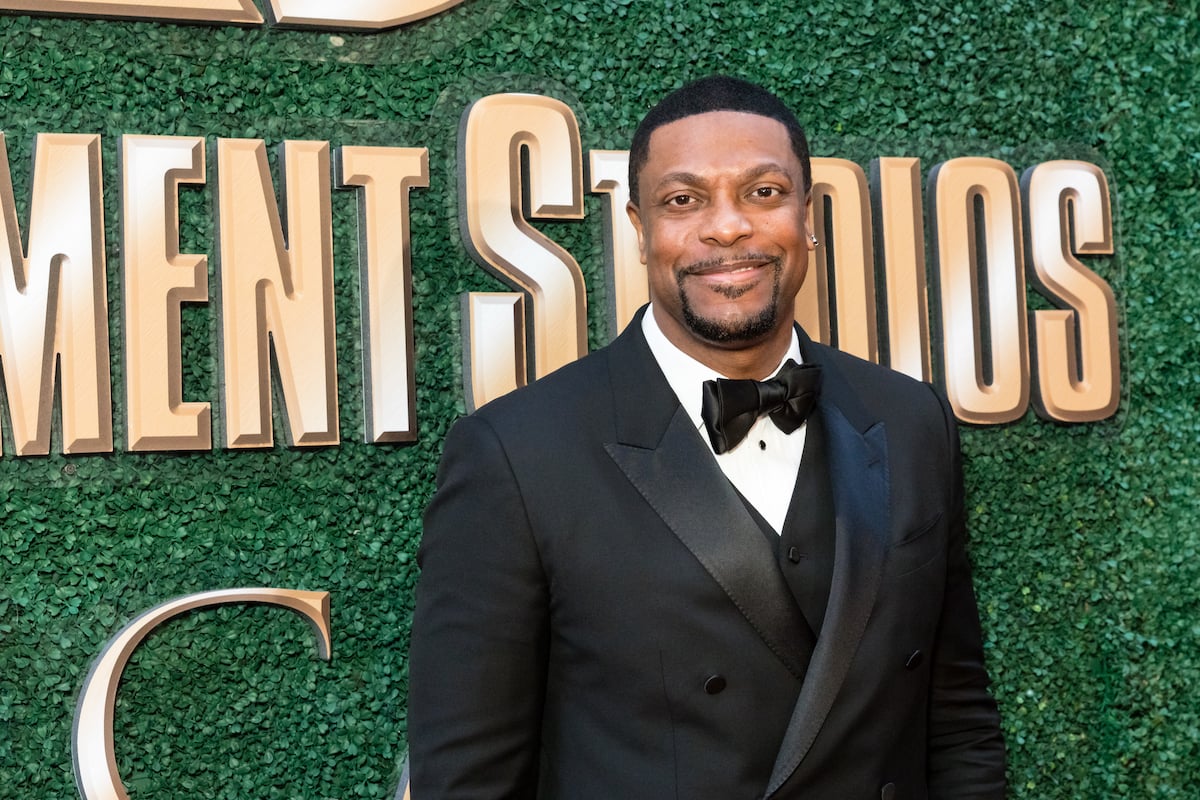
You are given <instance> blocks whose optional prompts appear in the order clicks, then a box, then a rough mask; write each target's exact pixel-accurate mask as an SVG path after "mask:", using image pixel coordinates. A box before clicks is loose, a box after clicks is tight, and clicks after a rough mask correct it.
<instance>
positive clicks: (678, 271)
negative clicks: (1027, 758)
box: [408, 77, 1005, 800]
mask: <svg viewBox="0 0 1200 800" xmlns="http://www.w3.org/2000/svg"><path fill="white" fill-rule="evenodd" d="M811 180H812V179H811V171H810V166H809V155H808V145H807V142H806V141H805V137H804V132H803V130H802V128H801V127H800V125H799V123H798V122H797V121H796V119H795V117H794V115H793V114H792V113H791V112H790V111H789V110H788V109H787V107H786V106H784V105H783V104H782V103H781V102H780V101H779V100H778V99H777V98H775V97H774V96H773V95H771V94H770V93H769V92H767V91H765V90H764V89H762V88H761V87H758V86H756V85H754V84H750V83H746V82H744V81H740V80H737V79H732V78H725V77H713V78H706V79H702V80H700V81H696V82H695V83H691V84H689V85H687V86H685V87H683V88H682V89H679V90H677V91H676V92H674V93H672V94H670V95H668V96H667V97H666V98H664V100H663V101H662V102H661V103H659V104H658V105H657V106H655V107H654V108H653V109H652V110H651V111H650V112H649V113H648V114H647V116H646V118H645V119H644V120H643V121H642V123H641V125H640V126H639V127H638V129H637V131H636V132H635V134H634V139H633V143H632V146H631V150H630V196H631V198H632V201H631V202H630V205H629V215H630V219H631V220H632V221H633V224H634V226H635V228H636V229H637V232H638V237H639V242H640V247H641V253H642V259H643V261H644V262H645V263H646V267H647V272H648V275H649V281H650V297H651V303H650V305H649V306H648V307H647V308H646V309H643V310H642V311H641V312H640V313H639V314H638V315H637V317H636V318H635V319H634V321H633V322H632V323H631V324H630V325H629V327H628V329H627V330H626V331H625V332H624V333H623V334H622V335H621V336H620V337H618V338H617V340H616V341H614V342H613V344H611V345H610V346H608V347H606V348H604V349H603V350H600V351H598V352H596V353H593V354H592V355H590V356H588V357H587V358H584V359H582V360H580V361H579V362H576V363H575V364H572V365H570V366H568V367H565V368H564V369H562V370H560V371H558V372H556V373H554V374H553V375H550V376H548V377H546V378H543V379H542V380H539V381H537V382H536V383H535V384H533V385H532V386H530V387H528V388H526V389H522V390H520V391H517V392H514V393H513V394H511V395H508V396H506V397H504V398H501V399H499V400H497V401H495V402H493V403H490V404H488V405H487V406H485V407H483V408H482V409H480V410H479V411H478V412H477V413H475V414H474V415H472V416H470V417H467V418H465V419H463V420H461V421H459V422H458V423H457V424H456V425H455V426H454V427H453V429H452V430H451V432H450V434H449V436H448V437H447V440H446V446H445V453H444V455H443V460H442V465H441V468H440V471H439V476H438V488H437V493H436V495H435V497H434V499H433V502H432V503H431V504H430V506H429V509H428V511H427V513H426V518H425V531H424V539H423V542H422V547H421V553H420V563H421V568H422V576H421V580H420V584H419V587H418V590H417V607H416V613H415V617H414V621H413V643H412V650H411V653H410V676H411V677H410V695H409V716H408V733H409V740H410V763H411V767H412V773H411V774H412V786H411V788H412V796H413V798H414V800H434V799H435V798H463V799H464V800H465V799H466V798H475V799H476V800H483V799H484V798H496V799H497V800H498V799H499V798H556V799H558V800H591V799H592V798H595V800H614V799H615V798H620V800H642V799H644V800H664V799H665V798H677V800H704V799H707V798H711V799H712V800H731V799H732V798H747V800H749V798H803V799H804V800H858V799H859V798H861V799H862V800H875V799H876V798H880V800H901V799H902V798H940V799H942V800H968V799H970V798H977V799H979V800H984V799H987V800H992V799H995V800H999V798H1002V797H1003V796H1004V791H1005V782H1004V744H1003V740H1002V737H1001V735H1000V729H999V719H998V715H997V711H996V705H995V703H994V702H993V700H992V698H991V697H990V695H989V694H988V691H987V686H988V679H987V673H986V670H985V668H984V663H983V653H982V646H981V641H980V640H981V637H980V630H979V620H978V613H977V611H976V607H975V598H974V594H973V590H972V585H971V577H970V567H969V564H968V561H967V557H966V553H965V549H964V548H965V532H964V528H963V498H962V479H961V468H960V463H959V452H958V438H957V434H956V428H955V422H954V418H953V417H952V416H951V414H950V412H949V410H948V408H947V406H946V404H945V403H944V402H943V401H942V400H941V398H940V397H939V396H938V395H937V394H936V393H935V392H934V391H933V390H932V389H931V388H930V387H929V386H928V385H926V384H922V383H919V382H916V381H913V380H911V379H909V378H907V377H904V376H902V375H900V374H898V373H895V372H892V371H889V370H886V369H884V368H881V367H878V366H875V365H872V364H868V363H866V362H863V361H860V360H858V359H855V358H853V357H851V356H848V355H845V354H842V353H839V352H838V351H836V350H832V349H830V348H828V347H824V346H822V345H820V344H818V343H815V342H813V341H812V340H811V339H810V338H809V337H808V336H806V335H805V333H804V332H803V331H802V330H801V329H800V328H799V327H798V326H796V325H795V323H794V322H793V307H794V303H795V297H796V293H797V292H798V291H799V289H800V286H801V284H802V283H803V281H804V277H805V273H806V271H807V267H808V261H809V255H810V251H811V250H812V249H813V248H814V247H816V246H818V243H817V240H816V238H815V237H814V236H813V233H812V231H811V229H810V222H809V219H810V216H811V213H810V212H811V208H810V205H811Z"/></svg>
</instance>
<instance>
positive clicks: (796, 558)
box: [787, 547, 804, 564]
mask: <svg viewBox="0 0 1200 800" xmlns="http://www.w3.org/2000/svg"><path fill="white" fill-rule="evenodd" d="M802 558H804V554H803V553H801V552H800V548H798V547H789V548H788V551H787V560H788V561H790V562H792V563H793V564H799V563H800V559H802Z"/></svg>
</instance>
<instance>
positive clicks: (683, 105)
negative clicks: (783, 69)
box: [629, 75, 812, 205]
mask: <svg viewBox="0 0 1200 800" xmlns="http://www.w3.org/2000/svg"><path fill="white" fill-rule="evenodd" d="M710 111H743V112H746V113H748V114H757V115H759V116H760V117H769V118H770V119H773V120H777V121H779V122H781V123H783V126H784V127H785V128H787V132H788V138H789V139H790V140H791V142H792V150H793V151H794V152H795V154H796V158H798V159H799V160H800V169H801V170H802V171H803V173H804V174H803V179H804V191H805V193H807V192H809V191H810V190H811V189H812V169H811V165H810V162H809V155H808V137H806V136H805V135H804V128H802V127H801V126H800V121H799V120H798V119H796V115H795V114H793V113H792V110H791V109H790V108H788V107H787V106H786V105H784V103H783V101H782V100H780V99H779V98H778V97H776V96H775V95H773V94H771V92H769V91H767V90H766V89H764V88H763V87H761V86H759V85H758V84H756V83H751V82H750V81H745V80H742V79H741V78H732V77H729V76H727V75H710V76H709V77H707V78H700V79H699V80H696V81H692V82H691V83H689V84H686V85H684V86H682V87H680V88H678V89H676V90H675V91H673V92H671V93H670V94H668V95H667V96H666V97H664V98H663V99H662V100H660V101H659V102H658V105H656V106H654V108H652V109H650V111H648V112H647V113H646V116H645V117H643V118H642V121H641V123H640V124H639V125H638V126H637V130H636V131H634V132H633V142H632V143H631V144H630V145H629V197H630V199H632V200H633V203H634V205H637V204H638V200H639V198H638V173H640V172H641V171H642V167H644V166H646V159H647V158H649V156H650V134H652V133H654V131H655V130H657V129H658V128H661V127H662V126H663V125H666V124H668V123H671V122H675V121H676V120H681V119H684V118H685V117H692V116H695V115H696V114H706V113H708V112H710Z"/></svg>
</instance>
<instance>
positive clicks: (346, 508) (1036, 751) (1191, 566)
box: [0, 0, 1200, 800]
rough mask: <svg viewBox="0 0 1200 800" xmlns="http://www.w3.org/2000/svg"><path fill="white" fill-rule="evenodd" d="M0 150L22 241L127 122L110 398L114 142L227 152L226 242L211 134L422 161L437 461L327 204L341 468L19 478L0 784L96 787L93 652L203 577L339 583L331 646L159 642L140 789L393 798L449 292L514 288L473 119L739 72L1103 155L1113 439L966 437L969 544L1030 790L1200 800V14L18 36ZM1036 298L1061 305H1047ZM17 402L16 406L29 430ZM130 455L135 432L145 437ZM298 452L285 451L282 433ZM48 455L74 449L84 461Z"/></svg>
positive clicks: (7, 556)
mask: <svg viewBox="0 0 1200 800" xmlns="http://www.w3.org/2000/svg"><path fill="white" fill-rule="evenodd" d="M0 43H2V46H3V61H2V63H0V128H2V129H3V130H4V131H5V133H6V136H7V142H8V148H9V156H10V160H11V162H12V164H13V173H14V175H13V177H14V183H15V188H16V195H17V205H18V213H19V216H20V219H21V224H22V228H23V229H25V230H27V227H28V191H29V189H28V187H29V181H30V172H31V170H30V153H31V149H32V145H33V137H34V135H35V134H36V133H37V132H96V133H101V134H103V136H104V139H103V157H104V164H105V184H106V186H105V208H106V218H107V225H108V230H107V242H108V259H109V267H108V272H109V302H110V318H111V323H112V325H111V329H112V331H113V345H114V347H113V377H114V401H115V402H116V403H117V404H118V406H120V403H121V402H122V399H121V394H122V393H121V391H120V388H119V387H120V386H121V364H120V350H119V347H118V346H117V345H118V343H119V341H120V338H121V326H120V318H121V317H120V315H121V308H120V292H119V284H118V273H119V264H120V260H119V241H120V236H119V220H120V214H119V196H118V195H119V193H118V191H117V183H116V179H117V178H116V176H117V172H116V168H117V167H116V164H117V158H116V155H117V142H118V136H119V135H120V134H122V133H146V134H189V135H204V136H208V137H209V144H210V148H209V164H210V167H209V169H210V184H209V185H208V186H207V187H204V188H201V189H189V190H185V191H184V192H183V195H184V197H183V206H184V208H183V248H182V249H183V251H184V252H199V253H209V254H210V255H211V254H215V243H214V241H213V225H212V221H211V219H212V217H211V210H212V209H211V207H212V196H213V191H214V185H213V183H212V182H211V181H212V163H213V162H214V161H215V158H214V157H213V152H214V151H213V150H212V142H213V140H214V139H215V137H217V136H223V137H257V138H263V139H265V140H267V142H268V144H269V145H274V144H276V143H278V142H280V141H282V140H283V139H289V138H291V139H300V138H311V139H323V140H330V141H332V142H333V143H334V144H335V145H338V144H390V145H397V146H426V147H428V148H429V149H430V169H431V187H430V188H429V189H426V190H418V191H416V192H414V193H413V195H412V201H411V207H412V214H413V222H412V240H413V249H414V258H413V271H414V304H415V340H416V348H417V382H418V383H417V395H418V413H419V421H420V438H419V440H418V441H417V442H416V443H414V444H410V445H403V446H394V445H393V446H370V445H365V444H362V443H361V439H362V430H363V424H362V410H361V396H362V392H361V375H360V368H359V363H360V347H361V343H360V337H359V334H358V330H359V328H358V325H359V312H358V305H359V298H358V286H357V277H356V275H357V257H358V254H357V246H356V233H355V223H356V203H357V199H356V196H355V195H354V193H353V192H335V193H334V208H333V213H334V220H335V252H336V256H337V263H336V284H337V290H336V292H337V298H338V299H337V303H338V305H337V315H338V332H339V336H338V357H339V381H340V387H339V391H340V396H341V419H342V431H343V439H344V441H343V444H342V445H340V446H338V447H333V448H327V449H320V450H315V451H298V450H288V449H286V448H285V447H283V446H278V447H276V448H274V449H272V450H267V451H256V452H236V453H228V452H222V451H216V452H211V453H207V452H206V453H199V454H189V455H162V454H160V455H140V454H126V453H123V452H120V450H121V446H120V445H118V452H117V453H115V454H113V455H111V456H78V457H63V456H61V455H54V454H52V455H50V456H48V457H39V458H22V459H18V458H15V457H14V456H13V455H12V452H13V449H12V444H11V437H10V435H9V432H8V421H7V418H5V420H4V425H5V432H4V437H5V453H6V454H5V455H4V456H3V458H0V509H2V510H0V514H2V517H0V797H13V798H17V797H20V798H69V797H71V796H73V795H74V794H75V789H74V785H73V777H72V768H71V752H70V747H71V718H72V713H73V710H74V704H75V701H76V696H77V693H78V691H79V689H80V686H81V683H82V680H83V678H84V676H85V675H86V673H87V670H88V667H89V664H90V662H91V660H92V659H93V658H94V657H95V656H96V655H97V654H98V653H99V652H100V650H101V648H102V647H103V645H104V643H105V641H106V640H107V639H108V638H109V637H110V636H112V635H113V634H114V633H115V632H116V631H117V630H118V629H120V627H121V626H122V625H124V624H125V623H126V622H128V621H129V620H130V619H132V618H133V617H134V616H136V615H137V614H138V613H139V612H141V611H142V610H144V609H146V608H148V607H150V606H153V605H156V604H158V603H160V602H163V601H165V600H168V599H170V598H173V597H176V596H179V595H183V594H187V593H191V592H197V591H202V590H206V589H215V588H227V587H235V586H244V585H252V586H277V587H288V588H298V589H311V590H324V591H329V592H330V593H331V594H332V622H333V658H332V660H331V661H330V662H323V661H319V660H317V659H316V658H315V657H314V655H313V642H312V639H311V634H310V633H309V630H308V628H307V626H306V625H304V624H303V623H302V622H301V621H300V619H299V618H298V617H296V616H295V615H294V614H291V613H289V612H287V611H283V610H277V609H270V608H266V607H227V608H222V609H217V610H212V611H203V612H198V613H193V614H191V615H188V616H186V617H183V618H180V619H177V620H175V621H172V622H170V623H167V624H166V625H164V626H163V627H162V628H160V629H159V630H158V631H157V632H156V633H155V634H153V635H152V636H151V637H150V638H149V639H148V640H147V641H146V643H145V644H144V645H143V646H142V647H141V648H140V649H139V650H138V651H137V652H136V654H135V656H134V658H133V660H132V661H131V663H130V665H129V667H128V668H127V670H126V672H125V680H124V682H123V683H122V686H121V691H120V694H119V695H118V704H117V717H116V738H117V755H118V762H119V765H120V769H121V773H122V775H123V777H124V778H125V780H126V783H127V785H128V788H129V789H130V792H131V795H132V796H133V797H135V798H196V797H224V798H239V800H242V799H244V798H350V797H371V798H387V797H390V796H391V795H392V793H393V792H394V790H395V786H396V783H397V781H398V778H399V771H398V764H399V762H400V761H401V760H402V759H403V756H404V753H405V705H406V691H407V684H406V666H405V651H406V647H407V635H408V625H409V621H410V614H411V606H412V588H413V584H414V582H415V580H416V568H415V563H414V561H415V559H414V554H415V551H416V548H417V544H418V541H419V538H420V513H421V510H422V508H423V506H424V504H425V502H426V501H427V499H428V497H429V494H430V492H431V489H432V478H433V474H434V469H435V466H436V461H437V457H438V453H439V450H440V441H441V438H442V435H443V434H444V432H445V430H446V428H447V426H448V425H449V424H450V423H451V421H452V420H453V419H454V418H455V417H456V416H457V415H458V414H459V413H461V411H462V407H463V403H462V396H461V378H460V350H461V345H460V340H459V327H458V326H459V321H458V314H459V312H458V302H459V301H458V295H459V293H460V292H462V291H469V290H495V289H500V288H502V287H501V286H500V285H499V284H498V283H496V282H495V281H494V280H493V279H492V278H491V277H489V276H487V275H486V274H485V273H483V272H482V271H481V270H480V269H479V268H478V267H477V266H475V265H474V264H473V262H472V261H471V259H470V258H469V257H468V255H467V253H466V251H465V250H464V248H463V246H462V244H461V241H460V237H459V234H458V229H457V221H456V214H457V205H456V204H457V190H456V179H455V171H454V170H455V167H454V158H455V150H454V143H455V135H456V129H457V125H458V119H459V116H460V114H461V113H462V111H463V109H464V108H465V106H466V104H467V103H468V102H470V100H472V99H475V98H476V97H479V96H482V95H486V94H491V93H496V92H503V91H514V90H515V91H533V92H539V93H544V94H549V95H552V96H555V97H557V98H559V99H561V100H563V101H565V102H566V103H567V104H568V105H570V106H571V107H572V108H573V109H574V110H575V111H576V113H577V115H578V117H579V120H580V126H581V129H582V135H583V145H584V149H585V152H586V150H589V149H593V148H610V149H621V148H624V147H625V146H627V141H628V137H629V135H630V133H631V131H632V128H633V126H634V125H635V124H636V122H637V120H638V118H639V116H640V114H641V112H642V111H643V110H644V109H645V108H646V107H647V106H648V104H649V103H651V102H652V101H653V100H654V99H656V98H657V97H659V96H660V95H661V94H662V93H664V92H665V91H666V90H668V89H670V88H673V87H674V86H676V85H678V84H679V83H680V82H682V81H683V80H685V79H687V78H689V77H694V76H699V75H702V74H706V73H709V72H713V71H723V72H730V73H735V74H739V75H742V76H746V77H750V78H753V79H757V80H759V81H761V82H763V83H765V84H767V85H768V86H770V87H771V88H773V89H775V90H777V91H778V92H780V93H781V94H782V95H783V96H785V97H786V98H787V99H788V100H789V101H790V102H791V103H792V104H793V105H794V107H795V108H797V110H798V112H799V114H800V116H801V118H802V119H803V120H806V121H807V123H808V126H809V130H810V135H811V138H812V140H813V149H814V152H815V153H816V154H817V155H825V156H839V157H846V158H852V159H855V160H858V161H859V162H860V163H865V162H866V161H867V160H869V159H870V158H872V157H875V156H892V155H895V156H899V155H905V156H919V157H920V158H921V159H922V169H923V170H924V171H926V172H927V171H928V170H929V168H931V167H932V166H933V165H934V164H936V163H937V162H938V161H940V160H943V159H946V158H951V157H955V156H961V155H985V156H993V157H998V158H1002V159H1005V160H1007V161H1008V162H1009V163H1011V164H1013V166H1014V167H1015V168H1016V169H1017V170H1018V171H1020V170H1022V169H1024V168H1025V167H1026V166H1029V165H1032V164H1034V163H1037V162H1039V161H1043V160H1047V159H1050V158H1058V157H1083V158H1086V159H1088V160H1092V161H1094V162H1095V163H1098V164H1100V165H1101V166H1102V167H1103V168H1104V169H1105V170H1106V172H1107V174H1108V177H1109V180H1110V184H1111V186H1112V189H1113V193H1114V196H1113V200H1114V213H1115V216H1116V220H1117V230H1116V246H1117V253H1116V256H1115V257H1113V258H1105V259H1093V260H1091V261H1089V264H1090V265H1091V266H1092V267H1093V268H1094V269H1095V270H1096V271H1097V272H1099V273H1100V274H1101V275H1102V276H1103V277H1104V278H1105V279H1106V280H1107V281H1109V283H1110V284H1111V285H1112V286H1113V288H1114V290H1115V292H1116V295H1117V297H1118V302H1119V305H1120V306H1121V309H1122V357H1123V367H1124V370H1125V371H1124V375H1123V380H1124V394H1123V398H1122V402H1121V407H1120V410H1119V412H1118V414H1117V416H1116V417H1114V418H1113V419H1111V420H1108V421H1106V422H1103V423H1098V424H1090V425H1079V426H1059V425H1054V424H1051V423H1047V422H1045V421H1042V420H1039V419H1037V418H1035V417H1034V416H1033V414H1032V412H1030V414H1028V415H1027V416H1026V417H1025V418H1024V419H1023V420H1021V421H1019V422H1017V423H1015V424H1011V425H1007V426H1003V427H993V428H978V429H970V430H964V435H963V442H964V450H965V453H966V456H967V481H968V491H969V495H970V497H969V509H970V520H969V521H970V528H971V532H972V537H973V541H972V550H971V553H972V558H973V560H974V562H975V564H976V569H977V590H978V595H979V601H980V607H981V611H982V614H983V618H984V626H985V630H986V638H987V647H988V659H989V663H990V666H991V670H992V674H993V676H994V678H995V686H994V691H995V694H996V697H997V698H998V700H999V703H1000V707H1001V710H1002V712H1003V718H1004V728H1005V731H1006V733H1007V736H1008V742H1009V748H1010V766H1009V772H1010V777H1011V784H1012V791H1011V794H1012V796H1013V797H1017V798H1038V799H1039V800H1045V799H1046V798H1089V799H1090V798H1168V797H1171V798H1174V797H1178V798H1195V797H1197V796H1198V794H1197V793H1198V792H1200V789H1197V786H1200V700H1198V699H1197V689H1198V686H1200V681H1198V680H1197V679H1198V678H1200V591H1198V589H1197V586H1198V583H1200V559H1198V558H1197V548H1198V547H1200V532H1198V528H1200V525H1198V524H1197V523H1198V522H1200V496H1198V493H1197V489H1196V478H1195V475H1196V471H1197V459H1198V456H1200V446H1198V441H1197V439H1198V436H1200V369H1198V368H1197V367H1198V359H1197V356H1196V345H1197V340H1198V339H1200V321H1198V320H1197V310H1196V301H1195V298H1196V296H1197V294H1198V293H1200V192H1198V190H1197V186H1198V185H1200V108H1198V105H1197V102H1198V101H1197V97H1196V96H1197V93H1198V92H1197V90H1198V89H1200V77H1198V76H1200V7H1198V5H1197V2H1196V0H1179V1H1178V2H1169V1H1168V0H1122V2H1116V1H1115V0H1103V1H1102V2H1097V3H1093V4H1090V7H1088V8H1086V9H1085V8H1084V5H1083V4H1079V3H1073V2H1064V0H1051V1H1050V2H1045V1H1044V0H1037V1H1036V2H1035V0H1011V1H1008V2H1005V1H1001V2H995V3H987V4H984V3H978V4H975V3H966V2H955V1H954V0H931V1H930V2H924V3H913V4H911V5H910V4H908V3H899V2H872V0H864V2H863V3H861V4H849V3H839V2H834V0H812V1H811V2H808V3H803V4H787V3H784V4H764V3H761V2H752V1H751V0H716V1H715V2H699V1H698V0H636V2H635V1H634V0H587V1H586V2H585V1H583V0H574V1H573V0H466V2H465V3H464V4H463V5H461V6H459V7H457V8H455V9H453V10H450V11H448V12H445V13H443V14H441V15H438V16H436V17H434V18H431V19H429V20H426V21H423V22H420V23H417V24H413V25H410V26H407V27H404V28H401V29H397V30H393V31H388V32H385V33H381V34H356V33H340V34H337V35H336V36H334V35H331V34H330V33H328V32H325V33H321V32H313V31H295V30H291V31H288V30H280V29H275V28H270V27H267V26H263V27H250V28H234V27H206V26H196V25H178V24H169V23H152V22H128V21H101V20H90V21H89V20H81V19H76V20H70V19H57V18H49V17H29V16H22V15H17V14H6V15H0ZM587 209H588V216H587V219H586V220H585V221H584V222H574V223H569V222H560V223H553V224H546V225H543V226H542V228H543V230H545V231H546V232H547V233H548V234H549V235H550V236H551V237H552V238H554V239H555V240H556V241H558V242H560V243H561V244H562V245H563V246H564V247H566V248H567V250H569V251H570V252H571V253H573V254H574V255H575V257H576V258H577V259H578V260H579V261H580V263H581V264H582V265H583V267H584V270H585V273H586V274H587V278H588V287H589V304H590V305H589V308H590V315H591V329H592V340H593V345H596V344H599V343H602V342H603V341H604V340H605V339H606V338H607V332H606V331H605V330H604V322H603V310H604V307H605V302H604V301H605V298H604V288H603V280H602V279H601V276H602V270H603V241H602V230H603V225H602V219H603V206H602V203H601V200H600V199H599V198H598V197H596V196H588V198H587ZM1030 303H1031V307H1045V304H1044V301H1041V300H1038V299H1037V298H1035V297H1033V296H1032V295H1031V298H1030ZM214 318H215V309H214V307H213V305H212V304H209V305H198V306H193V307H189V308H188V309H187V310H186V311H185V314H184V340H185V341H184V350H185V352H184V359H185V363H186V364H187V375H186V378H185V398H186V399H192V400H211V401H213V402H214V403H215V402H216V400H217V399H218V392H217V375H216V374H215V360H216V356H215V354H216V337H215V329H214ZM5 413H7V412H5ZM116 428H117V438H118V442H120V441H122V440H123V433H124V431H123V427H122V423H121V420H120V417H119V415H118V419H117V421H116ZM276 438H277V440H279V441H282V438H281V437H280V436H278V435H277V437H276ZM58 447H59V445H58V441H57V439H56V440H55V444H54V448H55V449H58Z"/></svg>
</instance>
